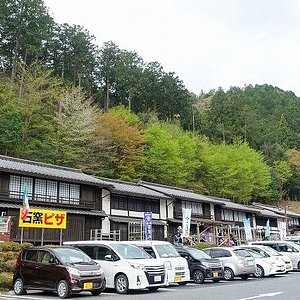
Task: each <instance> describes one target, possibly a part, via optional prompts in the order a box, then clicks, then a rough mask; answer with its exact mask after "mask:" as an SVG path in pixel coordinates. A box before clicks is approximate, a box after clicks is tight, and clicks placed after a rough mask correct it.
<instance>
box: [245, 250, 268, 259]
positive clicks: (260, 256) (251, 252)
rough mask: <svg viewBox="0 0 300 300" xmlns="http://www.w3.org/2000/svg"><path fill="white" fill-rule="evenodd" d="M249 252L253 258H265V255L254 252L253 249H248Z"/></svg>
mask: <svg viewBox="0 0 300 300" xmlns="http://www.w3.org/2000/svg"><path fill="white" fill-rule="evenodd" d="M247 251H248V252H249V253H250V255H251V256H253V257H254V258H263V257H265V256H264V255H263V254H261V253H259V252H256V251H254V250H251V249H247Z"/></svg>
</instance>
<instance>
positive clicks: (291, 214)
mask: <svg viewBox="0 0 300 300" xmlns="http://www.w3.org/2000/svg"><path fill="white" fill-rule="evenodd" d="M253 206H254V207H256V208H257V209H264V210H267V211H270V212H273V213H275V214H278V215H281V217H282V216H284V215H285V211H284V208H281V207H278V206H274V205H268V204H262V203H253ZM286 213H287V216H289V217H294V218H300V214H298V213H296V212H293V211H290V210H287V211H286Z"/></svg>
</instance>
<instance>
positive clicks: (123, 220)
mask: <svg viewBox="0 0 300 300" xmlns="http://www.w3.org/2000/svg"><path fill="white" fill-rule="evenodd" d="M109 219H110V220H111V221H113V222H117V223H131V222H132V223H138V224H141V223H142V222H144V220H143V219H138V218H130V217H117V216H113V217H109ZM152 224H153V225H167V223H166V222H164V221H161V220H156V219H152Z"/></svg>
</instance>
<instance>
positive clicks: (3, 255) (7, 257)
mask: <svg viewBox="0 0 300 300" xmlns="http://www.w3.org/2000/svg"><path fill="white" fill-rule="evenodd" d="M18 254H19V252H14V251H8V252H2V253H0V256H1V258H3V260H4V261H7V260H16V259H17V257H18Z"/></svg>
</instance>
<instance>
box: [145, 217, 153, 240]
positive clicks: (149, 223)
mask: <svg viewBox="0 0 300 300" xmlns="http://www.w3.org/2000/svg"><path fill="white" fill-rule="evenodd" d="M144 227H145V237H146V240H147V241H151V240H152V212H144Z"/></svg>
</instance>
